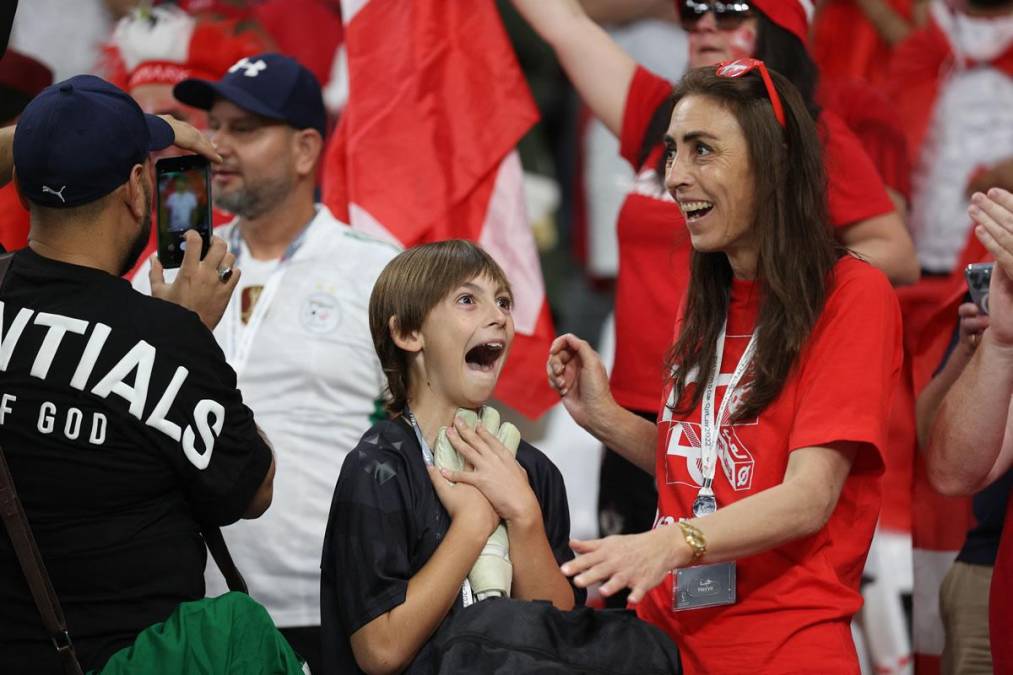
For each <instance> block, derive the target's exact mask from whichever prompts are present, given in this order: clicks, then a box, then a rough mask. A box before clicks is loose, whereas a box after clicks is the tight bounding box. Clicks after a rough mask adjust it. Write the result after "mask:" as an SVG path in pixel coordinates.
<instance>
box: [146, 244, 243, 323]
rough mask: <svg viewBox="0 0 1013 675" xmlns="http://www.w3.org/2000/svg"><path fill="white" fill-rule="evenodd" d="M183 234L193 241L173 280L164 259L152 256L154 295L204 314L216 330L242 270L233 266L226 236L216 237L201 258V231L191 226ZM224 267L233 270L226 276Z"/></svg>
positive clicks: (150, 278) (203, 317)
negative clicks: (169, 281) (167, 274)
mask: <svg viewBox="0 0 1013 675" xmlns="http://www.w3.org/2000/svg"><path fill="white" fill-rule="evenodd" d="M183 238H184V240H185V241H186V243H187V244H189V245H188V246H187V247H186V248H187V251H186V253H185V254H184V255H183V261H182V264H181V265H180V268H179V274H177V275H176V278H175V279H174V280H173V282H172V283H171V284H167V283H166V282H165V276H164V274H163V272H164V268H163V267H162V265H161V263H159V261H158V260H157V259H152V261H151V271H150V272H149V273H148V281H149V282H150V283H151V295H152V297H155V298H159V299H160V300H167V301H169V302H172V303H174V304H177V305H179V306H180V307H185V308H187V309H189V310H190V311H192V312H194V313H195V314H197V316H199V317H200V319H201V322H203V323H204V325H205V326H207V327H208V330H214V328H215V326H217V325H218V322H219V321H221V319H222V315H223V314H224V313H225V308H226V307H228V304H229V300H230V299H231V298H232V293H233V291H235V290H236V285H237V284H238V283H239V277H240V275H241V272H240V270H238V269H233V268H234V267H235V264H236V257H235V256H234V255H232V253H231V252H230V251H229V247H228V245H227V244H226V243H225V240H224V239H222V238H221V237H214V238H213V239H212V241H211V245H210V247H209V248H208V252H207V255H206V256H205V257H204V258H203V259H200V257H199V256H198V254H197V250H198V248H199V244H200V242H201V238H200V237H198V236H197V233H196V232H192V231H189V230H188V231H187V232H184V233H183ZM224 268H229V269H231V270H232V274H231V275H229V276H228V277H227V278H224V279H223V278H222V276H221V274H220V270H222V269H224Z"/></svg>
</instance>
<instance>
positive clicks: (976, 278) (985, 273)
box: [964, 263, 995, 314]
mask: <svg viewBox="0 0 1013 675" xmlns="http://www.w3.org/2000/svg"><path fill="white" fill-rule="evenodd" d="M994 264H995V263H972V264H970V265H968V266H967V267H966V268H965V269H964V277H965V278H966V279H967V290H968V292H969V293H970V294H971V302H973V303H974V304H976V305H977V306H978V309H980V310H981V312H982V314H988V287H989V285H990V284H991V283H992V267H993V265H994Z"/></svg>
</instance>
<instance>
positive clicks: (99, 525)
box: [0, 75, 274, 673]
mask: <svg viewBox="0 0 1013 675" xmlns="http://www.w3.org/2000/svg"><path fill="white" fill-rule="evenodd" d="M9 140H10V131H9V130H2V131H0V179H2V178H4V174H5V173H9V162H8V159H9V158H10V154H9V147H8V144H9ZM174 141H175V143H176V144H177V145H180V146H182V147H184V148H187V149H190V150H195V151H198V152H201V153H202V154H205V155H207V156H208V157H210V158H211V159H213V160H218V159H219V157H218V155H217V153H215V152H214V149H213V148H212V147H211V146H210V144H209V143H208V142H207V141H206V139H203V138H202V137H201V136H200V135H199V134H198V133H197V132H196V131H195V130H194V129H192V128H191V127H188V126H185V125H182V124H180V123H178V122H176V123H172V125H170V123H168V122H167V121H165V120H163V119H160V118H157V117H153V116H150V115H144V114H143V113H142V112H141V110H140V108H139V107H138V106H137V104H136V103H134V102H133V100H132V99H130V97H129V96H127V94H126V93H124V92H123V91H121V90H119V89H117V88H116V87H114V86H112V85H110V84H109V83H107V82H105V81H103V80H100V79H99V78H96V77H92V76H87V75H82V76H78V77H74V78H71V79H70V80H66V81H64V82H61V83H58V84H55V85H53V86H51V87H49V88H47V89H46V90H44V91H43V92H42V93H41V94H40V95H39V96H38V97H36V98H35V99H34V100H33V101H32V102H31V103H30V104H29V105H28V107H27V108H26V109H25V111H24V113H23V114H22V116H21V118H20V120H19V123H18V126H17V129H16V132H15V134H14V138H13V164H14V178H15V181H16V183H17V186H18V189H19V191H20V193H21V195H22V196H23V197H24V199H25V200H26V201H27V203H28V205H29V208H30V211H31V234H30V237H29V247H28V248H25V249H22V250H21V251H18V252H17V253H15V254H14V256H13V260H12V261H11V265H10V268H9V269H8V272H7V275H6V278H5V281H4V283H3V286H2V288H0V330H2V332H0V372H2V373H3V376H2V377H0V446H2V447H3V451H4V454H5V455H6V457H7V461H8V463H9V465H10V470H11V473H12V475H13V478H14V481H15V485H16V486H17V490H18V492H19V493H20V496H21V501H22V503H23V504H24V508H25V511H26V513H27V516H28V520H29V522H30V523H31V527H32V529H33V531H34V534H35V538H36V540H37V542H38V546H39V549H40V551H41V555H42V558H43V560H44V563H45V566H46V567H47V569H48V572H49V576H50V578H51V579H52V583H53V586H54V588H55V591H56V594H57V596H58V597H59V599H60V601H61V603H62V605H63V609H64V612H65V614H66V617H67V623H68V627H69V632H70V634H71V636H72V638H73V640H74V644H75V646H76V649H77V654H78V657H79V659H80V661H81V663H82V665H83V667H84V669H85V670H89V669H91V668H100V667H101V666H102V665H103V664H104V663H105V662H106V661H107V660H108V659H109V657H110V656H111V655H112V654H113V653H115V652H116V651H118V650H120V649H121V648H123V647H125V646H127V645H129V644H130V643H131V642H132V641H133V640H134V638H135V637H136V635H137V634H138V632H139V631H141V630H143V629H144V628H146V627H148V626H150V625H152V624H155V623H158V622H161V621H163V620H165V619H166V618H167V617H168V616H169V615H170V614H171V613H172V612H173V610H175V609H176V608H177V606H178V605H180V603H183V602H186V601H191V600H196V599H199V598H202V597H203V596H204V579H203V571H204V565H205V558H206V551H205V547H204V542H203V540H202V538H201V536H200V527H199V525H198V523H202V524H206V525H226V524H229V523H232V522H234V521H235V520H237V519H239V518H243V517H245V518H256V517H258V516H259V515H260V514H261V513H263V512H264V510H265V509H266V508H267V506H268V505H269V504H270V501H271V486H272V480H273V473H274V460H273V457H272V452H271V449H270V447H269V446H268V445H267V443H266V441H265V440H264V439H263V438H262V437H261V436H260V434H259V433H258V430H257V428H256V425H255V424H254V420H253V415H252V413H251V412H250V410H249V409H248V408H246V407H245V406H244V405H243V402H242V397H241V396H240V393H239V391H238V390H237V389H236V380H235V374H234V373H233V372H232V369H231V368H229V366H228V365H227V364H226V362H225V360H224V359H223V358H222V354H221V350H220V349H219V348H218V346H217V345H216V344H215V342H214V339H213V338H212V335H211V333H210V329H212V328H213V327H214V326H215V324H216V323H217V322H218V320H219V318H220V317H221V314H222V311H223V310H224V307H225V305H226V304H227V302H228V301H229V298H230V296H231V295H232V291H233V290H234V287H235V285H236V284H237V283H238V279H239V276H240V275H239V274H233V275H232V277H231V278H227V279H226V280H225V281H223V280H222V277H223V276H227V275H221V274H219V268H220V267H221V266H227V265H230V264H231V263H232V257H231V255H230V254H228V252H227V247H226V245H225V242H223V241H221V240H216V241H214V242H213V244H212V246H211V248H210V250H209V251H208V254H207V256H206V257H205V259H204V260H199V259H198V252H199V251H200V248H201V247H200V245H199V238H198V236H197V235H196V233H194V232H190V233H188V242H189V243H190V244H191V246H189V247H188V251H187V254H186V256H185V258H184V260H183V266H182V268H181V271H180V273H179V275H178V277H177V279H176V281H175V283H172V284H166V283H165V282H164V281H163V280H162V279H161V278H160V276H159V275H157V274H156V275H153V277H152V281H153V283H154V291H155V292H154V294H155V295H156V296H157V298H160V299H155V298H148V297H145V296H143V295H141V294H139V293H136V292H134V291H133V290H132V289H131V288H130V285H129V284H128V283H127V282H125V281H123V280H122V279H120V278H119V275H120V274H122V273H123V272H124V270H128V269H130V267H131V266H132V264H133V262H134V259H135V258H136V256H137V254H138V251H139V250H140V247H141V246H143V244H144V242H146V241H147V238H148V230H149V227H150V215H149V214H150V213H151V192H152V179H151V176H150V173H151V163H150V160H149V159H148V153H149V152H150V151H152V150H158V149H162V148H165V147H167V146H169V145H171V144H172V143H173V142H174ZM0 182H2V180H0ZM59 670H60V662H59V660H58V658H57V654H56V651H55V650H54V648H53V644H52V643H51V642H50V641H49V639H48V638H47V635H46V632H45V631H44V630H43V626H42V623H41V621H40V618H39V613H38V611H37V610H36V607H35V605H34V604H33V602H32V599H31V596H30V595H29V592H28V588H27V586H26V583H25V581H24V578H23V576H22V572H21V570H20V568H19V566H18V563H17V561H16V559H15V556H14V553H13V550H12V548H11V544H10V541H9V539H8V538H7V537H6V536H3V535H0V672H4V673H36V672H39V673H51V672H59Z"/></svg>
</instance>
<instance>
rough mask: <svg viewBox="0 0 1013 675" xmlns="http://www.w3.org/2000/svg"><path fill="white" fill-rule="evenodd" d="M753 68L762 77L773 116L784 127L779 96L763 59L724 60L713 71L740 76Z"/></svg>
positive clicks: (729, 75)
mask: <svg viewBox="0 0 1013 675" xmlns="http://www.w3.org/2000/svg"><path fill="white" fill-rule="evenodd" d="M754 70H756V71H759V73H760V78H762V79H763V86H764V87H766V89H767V98H769V99H770V105H771V106H772V107H773V108H774V117H775V118H776V119H777V123H778V124H780V125H781V128H782V129H784V128H785V126H784V107H783V106H782V105H781V97H780V96H778V94H777V89H776V88H774V82H773V81H772V80H771V79H770V73H768V72H767V66H766V64H764V63H763V61H761V60H759V59H750V58H743V59H735V60H734V61H724V62H722V63H719V64H718V65H717V68H716V69H715V71H714V72H715V74H716V75H717V76H718V77H742V76H743V75H746V74H747V73H751V72H753V71H754Z"/></svg>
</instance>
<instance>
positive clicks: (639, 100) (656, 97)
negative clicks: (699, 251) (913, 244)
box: [611, 68, 894, 411]
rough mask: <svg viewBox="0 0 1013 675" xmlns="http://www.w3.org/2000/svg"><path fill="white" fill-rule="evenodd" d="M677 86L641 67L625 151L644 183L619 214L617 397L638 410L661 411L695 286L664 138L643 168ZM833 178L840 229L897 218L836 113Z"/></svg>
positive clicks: (830, 120) (831, 197) (829, 130)
mask: <svg viewBox="0 0 1013 675" xmlns="http://www.w3.org/2000/svg"><path fill="white" fill-rule="evenodd" d="M671 94H672V85H671V83H669V82H668V81H667V80H665V79H664V78H661V77H658V76H657V75H655V74H654V73H651V72H650V71H648V70H646V69H645V68H638V69H637V70H636V72H635V74H634V76H633V80H632V81H631V83H630V88H629V91H628V92H627V94H626V108H625V110H624V112H623V126H622V130H621V131H620V137H619V143H620V147H619V153H620V154H621V155H622V157H623V158H624V159H625V160H626V161H627V162H629V163H630V165H631V166H633V169H634V171H636V172H637V177H636V180H635V182H634V185H633V189H631V190H630V192H629V194H628V195H627V196H626V199H625V201H624V202H623V205H622V208H621V209H620V211H619V216H618V222H617V234H618V238H619V277H618V281H617V284H616V308H615V313H616V355H615V364H614V366H613V368H612V376H611V385H612V395H613V396H614V397H615V399H616V401H618V402H619V404H620V405H622V406H625V407H627V408H631V409H635V410H645V411H653V410H656V409H657V405H658V401H659V400H660V398H661V389H662V384H663V382H664V373H663V368H662V364H663V363H664V358H665V352H666V351H667V349H668V347H669V346H670V345H671V338H672V327H673V326H674V325H675V318H676V313H677V311H678V307H679V303H680V301H681V300H682V297H683V295H684V294H685V291H686V286H687V284H688V283H689V259H690V252H691V250H692V246H691V245H690V241H689V236H688V234H687V232H686V224H685V221H684V219H683V217H682V211H680V210H679V207H678V205H677V204H676V203H675V201H674V200H673V199H672V198H671V196H669V195H668V194H667V193H666V192H665V190H664V189H663V188H662V187H661V185H660V181H659V179H658V175H657V171H656V169H657V165H658V161H659V159H660V158H661V153H662V152H663V151H664V146H663V145H662V144H661V139H660V138H659V139H658V144H657V145H656V146H655V147H654V148H652V149H651V151H650V153H649V155H648V157H647V159H646V160H644V162H643V163H640V162H638V159H639V155H640V152H641V148H642V145H643V142H644V136H645V135H646V134H647V128H648V126H649V125H650V123H651V119H652V117H654V115H655V113H656V111H657V110H658V107H659V106H660V105H661V104H662V103H663V102H664V101H665V99H667V98H668V97H669V96H671ZM819 121H820V127H821V133H822V136H823V139H824V147H825V153H824V164H825V167H826V172H827V178H828V195H827V201H828V206H829V211H830V221H831V223H832V224H833V225H834V226H835V227H837V228H844V227H846V226H848V225H851V224H853V223H855V222H858V221H861V220H865V219H867V218H872V217H873V216H878V215H882V214H885V213H890V212H892V211H893V210H894V207H893V203H892V202H891V201H890V197H889V196H888V195H887V193H886V188H885V187H884V186H883V181H882V180H881V179H880V177H879V173H878V172H877V171H876V167H875V165H874V164H873V163H872V160H871V159H869V157H868V155H867V154H866V153H865V151H864V150H863V149H862V145H861V143H860V142H859V140H858V138H856V137H855V135H854V134H852V133H851V131H850V130H849V129H848V128H847V126H846V125H845V124H844V122H843V121H841V119H840V118H839V117H837V116H836V115H834V114H832V113H830V112H829V111H824V112H823V113H822V114H821V115H820V120H819Z"/></svg>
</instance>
